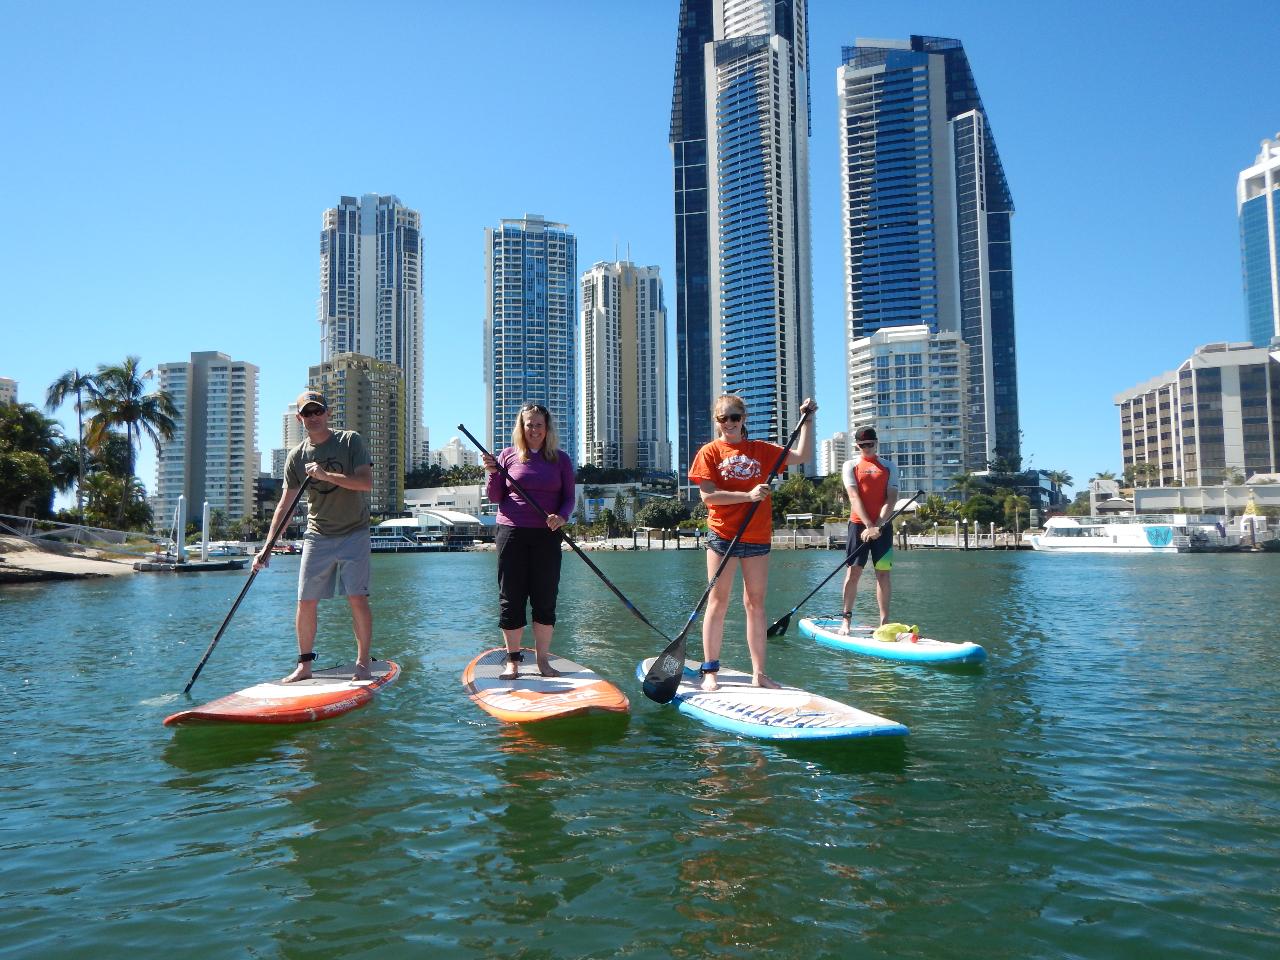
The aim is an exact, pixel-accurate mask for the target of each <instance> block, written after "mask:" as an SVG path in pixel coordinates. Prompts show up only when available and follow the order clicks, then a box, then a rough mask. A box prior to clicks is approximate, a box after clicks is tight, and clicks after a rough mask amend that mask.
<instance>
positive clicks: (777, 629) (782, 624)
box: [765, 490, 924, 637]
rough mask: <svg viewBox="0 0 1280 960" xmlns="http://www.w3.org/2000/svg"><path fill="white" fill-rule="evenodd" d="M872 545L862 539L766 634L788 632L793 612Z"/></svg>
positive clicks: (915, 495)
mask: <svg viewBox="0 0 1280 960" xmlns="http://www.w3.org/2000/svg"><path fill="white" fill-rule="evenodd" d="M922 493H924V491H923V490H917V491H916V492H915V493H913V494H912V495H911V497H910V498H909V499H908V500H907V502H906V503H904V504H903V505H902V506H900V507H899V508H898V509H897V510H895V511H893V513H891V514H889V516H888V517H886V518H885V520H884V522H883V523H882V524H880V529H881V530H882V531H883V530H884V528H885V527H887V526H888V525H889V524H891V523H893V518H894V517H896V516H897V515H898V514H900V513H901V512H902V511H903V510H905V509H907V506H908V505H909V504H910V503H911V502H912V501H913V500H915V499H916V497H918V496H920V495H921V494H922ZM870 546H871V541H870V540H864V541H862V544H861V545H860V546H859V547H858V548H857V549H856V550H854V551H853V553H852V554H850V555H849V556H847V557H845V558H844V559H843V560H841V561H840V566H838V567H836V568H835V569H834V570H832V571H831V572H830V573H829V574H827V579H826V580H823V581H822V582H821V583H820V584H818V585H817V586H816V587H814V588H813V589H812V590H810V591H809V594H808V596H806V597H805V598H804V599H803V600H801V601H800V602H799V603H797V604H796V605H795V606H794V607H792V608H791V610H790V612H789V613H787V615H786V616H785V617H783V618H782V619H781V620H779V621H778V622H777V623H775V624H774V625H773V626H771V627H770V628H769V629H768V630H766V631H765V636H767V637H780V636H782V635H783V634H784V633H786V632H787V626H788V624H790V623H791V614H793V613H795V612H796V611H797V610H799V609H800V608H801V607H803V606H804V605H805V603H807V602H808V600H809V599H810V598H811V597H812V596H813V595H814V594H815V593H817V592H818V591H819V590H821V589H822V588H823V587H825V586H826V585H827V582H828V581H829V580H830V579H831V578H832V577H834V576H835V575H836V574H837V573H839V572H840V571H841V570H843V569H844V568H845V567H847V566H849V565H850V564H852V563H853V562H854V561H855V560H857V559H858V556H859V555H860V554H861V553H862V551H863V550H866V549H868V548H869V547H870Z"/></svg>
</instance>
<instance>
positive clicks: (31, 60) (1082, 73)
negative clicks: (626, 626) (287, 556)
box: [0, 0, 1280, 489]
mask: <svg viewBox="0 0 1280 960" xmlns="http://www.w3.org/2000/svg"><path fill="white" fill-rule="evenodd" d="M678 9H679V3H678V0H634V2H630V3H605V2H599V0H591V2H587V0H562V2H552V0H491V2H488V3H482V4H474V5H468V4H459V3H443V2H397V3H392V2H376V0H375V2H367V3H363V4H359V5H356V4H337V3H329V2H307V3H301V2H298V3H266V4H258V3H255V4H248V3H240V2H230V3H225V4H221V5H215V6H209V5H192V4H159V3H154V4H143V3H132V4H130V3H125V4H101V3H87V2H78V3H77V2H69V3H58V4H45V3H19V2H15V0H3V2H0V35H3V36H4V37H5V38H6V43H5V48H6V49H5V56H4V57H3V58H0V85H2V86H0V89H3V91H4V94H3V97H4V99H3V104H4V106H3V116H2V120H3V127H2V129H3V131H4V140H5V144H6V145H5V147H4V148H3V150H2V151H0V180H2V182H3V184H4V188H5V191H6V196H7V197H8V200H7V203H6V209H7V211H8V214H7V218H6V219H7V223H6V226H5V229H4V230H0V274H2V277H0V279H2V280H3V284H2V288H3V291H4V296H3V299H2V300H0V335H2V339H0V343H2V344H3V346H2V347H0V376H9V377H12V378H15V379H17V380H18V381H19V399H20V400H23V401H26V402H34V403H40V402H42V401H43V396H44V391H45V388H46V387H47V385H48V384H49V383H50V382H52V381H53V380H54V379H55V378H56V377H57V376H58V375H59V374H60V373H62V371H64V370H66V369H69V368H71V367H73V366H80V367H81V368H93V367H94V366H95V365H96V364H98V363H103V362H116V361H119V360H121V359H123V357H124V356H125V355H127V354H130V353H136V354H139V355H140V356H141V357H142V361H143V364H144V366H146V367H150V366H153V365H155V364H157V363H160V362H164V361H177V360H185V359H186V358H187V357H188V355H189V354H190V353H191V352H192V351H194V350H221V351H223V352H225V353H228V354H230V355H231V356H233V357H234V358H236V359H241V360H248V361H251V362H253V363H256V364H258V365H259V366H260V368H261V394H260V415H261V431H260V447H261V449H262V451H263V453H264V454H267V453H269V451H270V449H271V448H272V447H276V446H279V445H280V443H281V440H280V436H279V423H280V416H281V414H282V413H283V411H284V407H285V405H286V404H287V403H289V402H290V401H291V400H292V399H293V398H294V396H296V394H297V393H298V391H299V390H300V389H302V387H303V386H304V385H305V380H306V374H307V366H308V365H309V364H312V363H316V362H318V360H319V349H320V347H319V325H318V323H317V322H316V319H315V317H316V300H317V297H318V295H319V252H318V237H319V230H320V218H321V214H322V212H323V210H324V209H325V208H326V207H328V206H332V205H333V204H334V203H336V201H337V199H338V197H339V196H341V195H343V194H361V193H368V192H373V193H394V194H397V195H398V196H399V197H400V198H401V200H403V201H404V202H405V203H406V204H408V205H409V206H411V207H414V208H415V209H417V210H419V211H421V213H422V219H423V229H424V235H425V246H426V264H425V301H426V310H425V315H426V339H427V349H426V369H425V380H426V384H427V388H426V397H425V410H426V421H427V426H428V427H429V428H430V430H431V440H432V445H433V446H439V445H440V444H442V443H444V442H446V441H447V440H448V439H449V438H450V437H451V436H453V435H454V433H455V432H456V431H455V430H454V425H455V424H456V423H458V422H459V421H462V422H465V423H466V424H467V426H468V427H469V428H470V429H471V430H472V431H473V432H479V430H480V429H481V428H482V427H483V409H484V408H483V400H482V390H483V387H482V379H481V376H482V375H481V330H482V318H483V312H484V305H483V284H484V266H483V229H484V227H486V226H490V225H495V224H496V223H497V222H498V221H499V220H500V219H501V218H503V217H516V216H520V215H522V214H524V213H526V212H530V213H541V214H543V215H545V216H547V217H548V218H552V219H555V220H560V221H563V222H565V223H567V224H569V225H570V226H571V228H572V229H573V230H574V231H575V233H576V234H577V237H578V258H579V264H580V266H582V267H583V268H585V267H586V266H588V265H590V264H591V263H593V262H594V261H597V260H607V259H612V258H613V257H614V256H615V253H621V254H622V255H624V256H625V254H626V250H627V246H628V244H629V245H630V250H631V255H632V258H633V259H634V260H636V261H637V262H639V263H645V264H649V263H653V264H658V265H659V266H661V268H662V272H663V275H664V277H665V278H666V280H667V282H668V309H669V313H670V326H671V329H672V331H673V332H674V323H675V298H674V295H673V293H672V292H671V287H672V286H673V285H674V267H673V240H672V233H673V227H672V212H671V211H672V197H671V155H670V150H669V148H668V145H667V128H668V117H669V110H670V99H671V74H672V65H673V56H674V50H675V37H676V22H677V13H678ZM809 9H810V57H811V65H812V72H811V75H810V87H811V92H812V105H813V138H812V141H811V143H810V163H811V178H812V181H811V182H812V203H813V271H814V316H815V338H816V342H817V344H818V355H819V362H818V370H817V379H818V386H817V398H818V401H819V403H820V404H821V406H822V411H821V413H820V414H819V434H820V435H821V436H824V437H825V436H829V435H830V434H831V433H833V432H835V431H836V430H839V429H844V427H845V423H844V419H845V397H844V362H843V356H844V331H843V313H844V311H843V267H842V264H841V256H842V253H841V246H840V218H839V203H840V200H839V182H838V171H839V168H838V154H837V144H836V131H835V122H836V105H835V71H836V67H837V66H838V64H839V58H840V47H841V45H842V44H850V43H852V42H853V41H854V40H855V39H856V38H858V37H877V38H884V37H905V36H907V35H908V34H911V33H922V34H932V35H937V36H949V37H957V38H959V39H961V40H962V41H963V42H964V44H965V48H966V50H967V51H968V54H969V58H970V61H971V63H972V65H973V69H974V74H975V76H976V78H977V82H978V86H979V89H980V90H981V92H982V96H983V100H984V102H985V104H986V107H987V112H988V114H989V116H990V119H991V122H992V126H993V130H994V133H995V136H996V139H997V142H998V144H999V148H1000V153H1001V157H1002V158H1003V161H1004V164H1005V168H1006V171H1007V174H1008V178H1009V182H1010V185H1011V187H1012V190H1013V195H1014V201H1015V203H1016V205H1017V215H1016V217H1015V219H1014V248H1013V249H1014V283H1015V294H1016V305H1017V307H1016V308H1017V332H1018V365H1019V393H1020V397H1021V407H1022V428H1023V433H1024V444H1023V452H1024V457H1025V458H1026V459H1027V460H1029V464H1030V465H1031V466H1034V467H1041V468H1045V469H1065V470H1068V471H1069V472H1070V473H1071V474H1073V476H1074V477H1075V478H1076V481H1077V484H1079V483H1081V482H1083V481H1084V480H1085V479H1087V478H1088V477H1089V476H1091V475H1092V474H1093V473H1095V472H1097V471H1099V470H1104V469H1110V470H1117V471H1118V470H1119V468H1120V438H1119V427H1118V418H1117V416H1116V413H1115V409H1114V407H1113V405H1112V402H1111V398H1112V396H1113V395H1114V394H1115V393H1116V392H1118V391H1120V390H1123V389H1126V388H1128V387H1130V386H1133V385H1135V384H1137V383H1139V382H1140V381H1143V380H1145V379H1147V378H1149V377H1153V376H1155V375H1157V374H1160V373H1162V372H1164V371H1166V370H1169V369H1171V368H1173V367H1174V366H1176V365H1177V364H1178V363H1179V362H1180V361H1181V360H1183V359H1185V357H1186V356H1187V355H1188V354H1189V353H1190V351H1191V350H1192V349H1193V348H1194V347H1195V346H1197V345H1199V344H1201V343H1206V342H1211V341H1217V340H1243V339H1246V336H1245V322H1244V307H1243V303H1242V295H1241V280H1240V255H1239V237H1238V232H1237V224H1236V214H1235V180H1236V175H1237V173H1238V172H1239V171H1240V170H1241V169H1242V168H1243V167H1245V166H1247V165H1249V164H1251V163H1252V162H1253V160H1254V157H1255V156H1256V154H1257V152H1258V143H1259V141H1260V140H1262V139H1263V138H1264V137H1267V136H1272V135H1274V134H1275V133H1276V132H1277V130H1280V101H1277V96H1276V94H1277V91H1280V56H1277V50H1280V19H1277V18H1275V17H1266V16H1263V15H1261V14H1257V15H1253V16H1249V15H1246V14H1245V13H1244V12H1243V10H1242V8H1239V7H1236V6H1234V5H1221V6H1219V5H1216V4H1205V3H1198V2H1197V3H1191V2H1135V3H1115V2H1107V3H1101V2H1093V0H1084V2H1079V3H1073V4H1049V3H1034V2H983V3H980V4H975V3H958V2H922V0H918V2H909V0H877V2H857V0H810V8H809ZM673 353H674V350H673ZM62 419H63V421H64V423H66V424H67V425H68V427H69V433H71V434H72V435H73V434H74V429H75V426H74V424H75V417H74V413H73V412H72V410H71V409H70V407H67V408H66V409H64V410H63V411H62ZM673 440H674V436H673ZM139 474H140V476H141V478H142V479H143V481H144V482H145V483H146V484H147V486H148V488H149V489H150V488H151V486H152V485H153V483H154V455H153V452H152V450H151V449H150V447H149V446H148V447H147V448H145V449H144V451H143V457H142V458H141V460H140V467H139Z"/></svg>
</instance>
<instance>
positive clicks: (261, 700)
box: [164, 660, 400, 727]
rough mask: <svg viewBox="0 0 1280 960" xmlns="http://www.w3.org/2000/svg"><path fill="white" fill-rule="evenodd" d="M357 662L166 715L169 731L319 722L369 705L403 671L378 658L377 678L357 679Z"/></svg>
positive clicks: (374, 671) (372, 667) (375, 663)
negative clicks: (217, 725) (192, 726)
mask: <svg viewBox="0 0 1280 960" xmlns="http://www.w3.org/2000/svg"><path fill="white" fill-rule="evenodd" d="M355 669H356V665H355V663H354V662H353V663H344V664H340V665H339V666H336V667H325V668H323V669H320V670H313V671H312V673H311V678H310V679H308V680H299V681H297V682H296V683H281V682H280V681H279V680H269V681H267V682H266V683H259V684H256V685H255V686H252V687H246V688H245V689H243V690H239V691H237V692H235V693H232V694H228V695H227V696H225V697H221V698H219V699H217V700H211V701H209V702H208V703H205V704H201V705H200V706H198V707H195V708H193V709H191V710H183V711H181V712H180V713H175V714H173V715H172V716H168V717H165V719H164V725H165V726H166V727H174V726H180V725H182V724H193V723H313V722H315V721H317V720H328V719H329V718H330V717H338V716H341V715H342V714H344V713H349V712H350V711H352V710H355V709H356V708H357V707H363V706H364V705H365V704H366V703H368V702H369V701H370V700H372V699H373V695H374V694H375V693H377V692H378V691H379V690H381V689H382V688H383V687H385V686H386V685H387V684H389V683H392V682H394V681H395V679H396V677H398V676H399V675H400V667H399V666H398V665H397V664H395V663H393V662H392V661H390V660H374V661H373V663H371V664H370V666H369V672H370V673H372V674H373V679H371V680H352V679H351V676H352V674H353V673H355Z"/></svg>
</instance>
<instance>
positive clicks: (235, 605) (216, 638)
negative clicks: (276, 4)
mask: <svg viewBox="0 0 1280 960" xmlns="http://www.w3.org/2000/svg"><path fill="white" fill-rule="evenodd" d="M310 482H311V477H309V476H306V477H303V478H302V484H301V486H299V487H298V492H297V493H295V494H294V495H293V502H292V503H291V504H289V511H288V512H287V513H286V514H285V515H284V519H283V520H282V521H281V523H280V527H279V529H277V530H276V531H275V533H273V534H272V535H271V539H269V540H268V541H267V545H266V547H264V548H263V551H264V552H265V553H266V554H267V555H268V556H270V555H271V548H272V547H274V546H275V545H276V540H278V539H279V538H280V533H281V531H283V530H284V528H285V527H287V526H289V520H290V518H291V517H292V516H293V512H294V511H295V510H297V509H298V501H299V500H301V499H302V492H303V491H304V490H306V489H307V484H309V483H310ZM257 575H258V571H257V570H255V569H250V571H249V579H248V580H246V581H245V582H244V586H243V587H241V588H240V596H238V597H236V602H235V603H233V604H232V605H231V610H230V611H229V612H228V613H227V616H226V619H225V620H223V621H222V626H220V627H219V628H218V632H217V633H215V634H214V635H213V641H212V642H211V643H210V644H209V649H208V650H206V651H205V652H204V656H203V657H201V658H200V662H199V663H198V664H196V671H195V673H193V674H191V679H190V680H188V681H187V685H186V686H185V687H183V688H182V692H183V693H184V694H187V693H190V692H191V688H192V686H194V685H195V682H196V677H198V676H200V671H201V670H203V669H204V665H205V664H206V663H208V662H209V657H210V656H211V655H212V654H213V648H214V647H216V646H217V645H218V641H219V640H221V639H222V633H223V631H224V630H226V629H227V624H229V623H230V622H231V618H232V617H234V616H235V615H236V610H237V609H238V608H239V607H240V601H241V600H243V599H244V595H245V594H246V593H248V592H249V588H250V587H251V586H253V578H254V577H256V576H257Z"/></svg>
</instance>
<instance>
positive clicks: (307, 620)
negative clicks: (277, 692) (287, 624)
mask: <svg viewBox="0 0 1280 960" xmlns="http://www.w3.org/2000/svg"><path fill="white" fill-rule="evenodd" d="M319 605H320V601H319V600H299V601H298V612H297V613H296V614H294V617H293V627H294V630H295V632H296V633H297V634H298V665H297V666H296V667H294V669H293V673H291V674H289V675H288V676H287V677H283V678H281V680H280V682H281V683H296V682H297V681H299V680H309V679H310V678H311V661H312V660H314V659H315V657H313V656H308V655H309V654H313V653H314V652H315V648H316V608H317V607H318V606H319ZM303 657H307V659H306V660H304V659H303Z"/></svg>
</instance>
